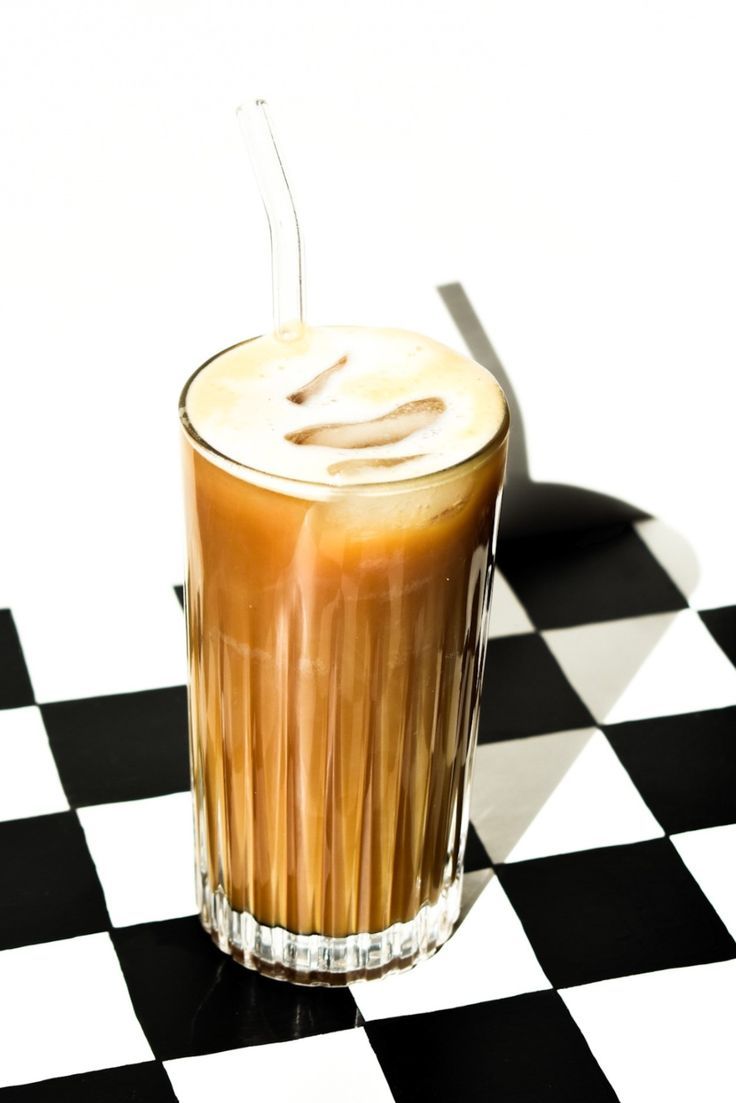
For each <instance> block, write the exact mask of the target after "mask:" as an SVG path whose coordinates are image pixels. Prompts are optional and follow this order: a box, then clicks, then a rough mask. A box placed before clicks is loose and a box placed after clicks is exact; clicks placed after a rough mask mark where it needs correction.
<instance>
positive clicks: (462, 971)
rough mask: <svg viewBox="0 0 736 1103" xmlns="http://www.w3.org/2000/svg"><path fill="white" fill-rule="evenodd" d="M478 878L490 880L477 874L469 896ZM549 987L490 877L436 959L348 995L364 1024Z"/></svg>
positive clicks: (494, 879) (364, 984)
mask: <svg viewBox="0 0 736 1103" xmlns="http://www.w3.org/2000/svg"><path fill="white" fill-rule="evenodd" d="M478 877H481V878H488V874H487V873H486V872H485V871H479V873H478V874H472V873H471V874H468V875H467V876H466V881H467V882H468V884H469V887H470V889H471V891H472V888H473V881H474V880H475V879H476V878H478ZM549 987H550V984H549V981H548V980H547V978H546V977H545V975H544V973H543V972H542V970H541V967H540V965H539V962H538V961H537V959H536V957H535V955H534V951H533V950H532V948H531V945H530V943H529V940H528V938H527V937H526V935H525V934H524V931H523V929H522V926H521V923H520V922H519V919H518V917H517V915H516V912H515V911H514V909H513V908H512V907H511V904H510V903H509V900H508V897H507V896H506V894H505V892H504V891H503V889H502V887H501V883H500V882H499V880H498V877H496V876H495V875H494V874H491V876H490V879H489V880H488V884H487V885H486V886H485V888H483V890H482V891H481V893H480V894H479V896H478V898H477V900H476V901H475V903H474V904H473V906H472V907H471V908H470V910H469V911H468V913H467V914H466V916H465V918H464V919H463V921H462V922H461V924H460V926H459V927H458V928H457V930H456V931H455V933H454V934H453V935H452V937H451V938H450V940H449V941H448V942H446V943H445V945H444V946H443V947H442V948H441V949H440V950H439V951H438V953H437V954H435V956H434V957H432V958H430V959H429V961H424V962H421V963H420V964H419V965H417V966H416V967H415V968H414V969H412V970H410V971H409V972H407V973H398V974H396V975H394V976H389V977H386V978H385V979H384V980H382V981H381V982H380V983H378V982H375V981H361V982H360V983H358V984H353V985H351V991H352V993H353V996H354V997H355V1002H356V1003H357V1005H358V1007H359V1008H360V1012H361V1014H362V1015H363V1017H364V1019H366V1020H367V1021H370V1020H372V1019H386V1018H392V1017H394V1016H397V1015H417V1014H421V1013H422V1012H425V1011H437V1010H439V1009H441V1008H446V1007H463V1006H465V1005H466V1004H472V1003H482V1002H484V1001H485V1000H498V999H502V998H503V997H505V996H517V995H519V994H520V993H522V992H537V991H540V990H541V989H543V988H549Z"/></svg>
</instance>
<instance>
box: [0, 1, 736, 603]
mask: <svg viewBox="0 0 736 1103" xmlns="http://www.w3.org/2000/svg"><path fill="white" fill-rule="evenodd" d="M735 54H736V8H734V5H733V4H731V3H728V2H725V3H720V4H719V3H715V2H709V0H690V2H677V0H656V2H654V0H650V2H647V0H635V2H634V0H624V2H622V0H616V2H615V3H614V2H610V3H604V2H596V0H593V2H591V0H577V2H572V0H563V2H556V3H550V2H549V0H522V2H511V0H507V2H504V3H501V2H493V3H490V2H487V0H476V2H470V0H455V2H453V3H452V4H451V3H448V2H447V0H443V2H442V3H439V2H434V0H421V2H420V0H411V2H403V3H402V2H401V0H371V3H370V4H361V5H356V4H354V3H348V2H345V0H342V2H337V0H334V2H327V0H314V2H312V3H309V4H302V3H298V2H297V0H275V2H270V3H265V2H263V3H258V4H256V3H253V2H246V0H237V2H236V0H166V2H164V0H145V2H144V0H135V2H130V0H128V2H122V3H113V2H111V0H102V2H101V0H64V2H63V3H56V2H52V0H44V2H42V0H3V4H2V7H1V8H0V79H1V80H2V95H0V122H1V127H2V133H1V141H2V145H1V147H0V148H1V150H2V164H3V167H2V171H1V172H0V241H1V242H2V246H1V249H2V252H1V259H0V281H1V282H0V310H1V311H2V318H3V321H2V329H1V332H0V356H1V363H2V373H3V378H2V383H3V386H2V395H3V401H2V432H1V433H0V439H1V440H2V454H1V455H0V461H1V463H2V467H1V471H2V476H1V479H2V490H1V494H2V498H1V501H0V507H1V513H0V516H1V517H2V524H3V538H2V541H0V602H3V603H5V602H12V600H13V599H14V595H15V594H16V593H17V592H18V591H19V590H25V591H27V590H29V589H39V588H40V589H44V588H47V587H58V585H59V584H60V583H61V582H64V581H65V580H69V579H70V578H75V577H76V578H78V579H81V580H83V581H84V582H87V581H89V580H93V579H96V580H97V581H99V582H102V581H104V580H105V579H107V580H110V581H113V582H115V583H119V584H123V583H124V582H125V580H126V579H127V580H129V581H130V580H135V579H142V578H144V577H145V578H147V580H148V582H149V583H151V584H153V585H155V584H157V583H159V582H161V583H165V584H167V585H168V584H169V583H172V582H176V581H179V580H180V579H181V578H182V575H183V568H182V561H183V554H182V521H181V507H180V501H179V499H180V486H179V457H178V440H177V432H178V427H177V419H176V406H177V398H178V393H179V390H180V388H181V385H182V384H183V382H184V380H185V379H186V377H187V376H188V375H189V374H190V373H191V371H192V370H193V369H194V368H195V367H197V366H198V364H199V363H200V362H201V361H202V360H203V359H205V358H206V357H208V356H209V355H211V354H212V353H213V352H215V351H217V350H218V349H220V348H222V347H224V346H226V345H228V344H231V343H232V342H234V341H236V340H239V339H241V338H243V337H245V336H248V335H252V334H253V333H256V332H261V331H262V330H263V329H264V328H266V327H268V325H269V324H270V302H269V295H270V279H269V273H268V265H269V259H268V245H267V233H266V226H265V220H264V217H263V213H262V209H261V207H260V202H259V200H258V197H257V194H256V191H255V185H254V183H253V181H252V178H251V175H250V168H249V165H248V162H247V159H246V156H245V153H244V150H243V147H242V144H241V140H240V136H239V133H238V130H237V126H236V121H235V115H234V108H235V106H236V105H237V104H238V103H239V102H241V101H242V100H243V99H245V98H246V97H248V96H250V95H265V96H266V97H267V98H269V99H270V100H271V103H272V108H273V115H274V118H275V122H276V124H277V127H278V131H279V134H280V138H281V142H282V145H283V146H284V149H285V151H286V160H287V164H288V166H289V168H290V174H291V177H292V179H293V183H294V188H295V192H296V195H297V200H298V204H299V207H300V211H301V217H302V222H303V229H304V233H305V238H306V244H307V275H308V305H309V311H310V318H311V320H313V321H315V322H335V323H350V322H366V323H381V322H386V323H394V324H400V325H404V326H406V327H409V328H417V329H423V330H425V331H428V332H429V333H430V334H432V335H434V336H436V337H438V338H440V339H443V340H451V341H453V342H454V343H455V344H456V345H457V344H459V343H460V342H459V338H458V336H457V334H456V333H455V331H454V329H453V326H452V324H451V323H450V322H449V319H448V318H447V316H446V314H445V311H444V308H443V306H442V304H441V302H440V300H439V297H438V296H437V295H436V292H435V291H434V287H435V285H436V284H441V283H446V282H451V281H454V280H461V281H462V282H463V283H464V285H465V287H466V289H467V291H468V293H469V295H470V297H471V299H472V300H473V302H474V305H475V306H476V309H477V310H478V312H479V314H480V316H481V318H482V321H483V323H484V325H485V327H486V329H487V331H488V332H489V335H490V337H491V339H492V341H493V342H494V344H495V345H496V348H497V350H498V352H499V354H500V356H501V359H502V361H503V362H504V364H505V367H506V369H507V371H508V373H509V375H510V376H511V379H512V380H513V382H514V385H515V388H516V390H517V392H518V394H519V397H520V400H521V405H522V409H523V410H524V414H525V421H526V431H527V440H528V444H529V450H530V456H531V465H532V474H533V476H534V477H535V478H537V479H540V480H557V481H563V482H571V483H575V484H578V485H584V486H589V487H592V488H594V489H596V490H601V491H605V492H607V493H609V494H612V495H616V496H619V497H622V498H625V499H627V500H629V501H631V502H633V503H635V504H636V505H638V506H640V507H642V508H643V509H646V510H649V511H650V512H652V513H653V514H655V515H656V516H659V517H662V518H664V519H665V520H666V521H667V522H668V523H670V524H671V525H673V526H674V527H675V528H676V529H678V530H679V531H680V532H682V533H684V534H685V535H686V536H687V539H688V540H689V541H690V543H691V544H692V545H693V546H694V547H695V549H696V551H697V553H698V555H699V556H700V557H701V559H703V560H704V561H705V562H706V564H707V563H708V562H712V563H715V562H716V560H717V559H718V558H720V559H721V560H722V561H723V562H725V561H726V560H727V561H728V562H729V563H730V562H731V556H732V553H733V531H732V524H733V522H732V520H731V517H730V514H731V512H732V506H730V504H729V502H730V497H731V481H732V478H731V477H732V474H733V468H734V464H733V459H734V449H733V443H732V433H733V420H734V399H735V398H736V391H735V389H734V382H733V380H734V368H735V367H736V364H735V361H736V326H735V325H734V308H733V304H734V301H735V299H736V294H735V293H736V214H735V213H734V212H735V210H736V202H735V201H734V196H736V156H735V153H734V148H735V147H734V118H733V116H734V106H735V105H736V66H734V63H733V58H734V56H735ZM729 570H730V568H729ZM734 600H736V595H735V597H734Z"/></svg>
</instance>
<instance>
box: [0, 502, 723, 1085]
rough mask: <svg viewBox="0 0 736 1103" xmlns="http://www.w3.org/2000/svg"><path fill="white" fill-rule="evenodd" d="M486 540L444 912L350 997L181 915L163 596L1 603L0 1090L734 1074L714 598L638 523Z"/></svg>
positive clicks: (172, 661) (185, 804)
mask: <svg viewBox="0 0 736 1103" xmlns="http://www.w3.org/2000/svg"><path fill="white" fill-rule="evenodd" d="M673 548H674V550H673ZM499 563H500V571H499V572H498V574H497V581H496V592H495V596H494V622H493V629H492V634H491V640H490V643H489V655H488V674H487V684H486V700H485V701H484V712H483V718H482V723H481V737H480V745H479V747H478V753H477V759H476V773H475V786H474V791H473V799H472V828H471V832H470V841H469V849H468V860H467V869H468V873H467V877H466V891H465V904H464V911H463V919H462V922H461V924H460V926H459V928H458V930H457V932H456V933H455V935H454V936H453V938H452V939H451V940H450V942H449V943H448V944H447V945H446V946H445V947H444V948H443V949H442V950H441V951H440V952H439V953H438V954H437V956H436V957H435V958H433V959H432V960H431V961H429V962H427V963H425V964H423V965H421V966H419V967H418V968H417V969H415V970H413V971H412V972H410V973H408V974H405V975H402V976H398V977H390V978H388V979H386V980H384V981H380V982H373V983H368V984H360V985H354V986H352V988H350V989H349V990H335V991H330V990H324V989H306V988H296V987H292V986H289V985H286V984H282V983H279V982H276V981H270V980H265V979H263V978H261V977H259V976H257V975H256V974H254V973H251V972H249V971H247V970H245V969H243V968H241V967H240V966H238V965H237V964H235V963H234V962H232V961H231V960H230V959H229V958H227V957H226V956H224V955H223V954H221V953H220V952H219V951H218V950H217V949H216V948H215V947H214V946H213V944H212V943H211V941H210V940H209V938H208V937H207V936H206V935H205V934H204V933H203V932H202V930H201V929H200V926H199V922H198V919H197V918H196V916H195V914H194V912H195V905H194V896H193V875H192V866H193V863H192V853H191V813H190V800H189V794H188V792H187V786H188V766H187V739H186V706H185V690H184V681H185V670H184V646H183V631H184V626H183V616H182V612H181V607H180V601H179V600H177V598H180V593H179V594H177V593H175V592H174V590H173V589H170V590H169V589H167V588H165V587H160V588H158V589H152V590H151V592H149V593H145V592H142V591H141V590H140V589H139V590H137V591H135V592H134V593H127V592H124V591H123V590H121V589H120V588H116V587H109V588H106V589H104V590H102V589H100V590H96V589H95V588H94V587H92V588H91V589H90V590H89V591H88V592H85V593H76V592H75V593H69V592H67V591H64V592H62V593H59V594H58V595H57V597H56V598H55V599H54V601H53V602H52V603H51V605H49V602H47V601H44V602H38V601H34V600H33V599H28V600H27V601H19V602H18V603H17V604H13V607H12V609H8V610H5V611H3V612H1V613H0V647H1V652H0V655H1V661H2V666H1V668H0V705H1V706H2V711H0V746H1V747H2V763H3V768H2V771H1V772H0V817H1V819H2V822H0V854H1V855H2V864H1V865H0V879H1V881H2V888H1V890H0V1103H6V1101H9V1100H18V1101H19V1103H20V1101H28V1103H34V1101H41V1100H44V1101H45V1100H54V1101H56V1100H62V1101H63V1100H74V1101H75V1103H85V1101H93V1100H94V1101H98V1100H106V1101H111V1103H115V1101H118V1100H120V1101H122V1100H141V1101H143V1100H145V1101H149V1100H150V1101H159V1100H160V1101H163V1100H175V1099H178V1100H180V1101H181V1103H200V1101H201V1100H203V1099H209V1098H212V1099H216V1098H234V1099H258V1098H263V1099H268V1100H270V1101H271V1103H278V1101H282V1100H284V1101H292V1100H298V1101H302V1100H303V1101H305V1103H306V1101H311V1100H319V1101H320V1103H332V1101H344V1100H350V1101H353V1103H361V1101H366V1103H368V1101H370V1103H381V1101H388V1100H391V1099H395V1100H398V1101H410V1100H420V1099H421V1100H427V1099H438V1098H444V1099H448V1100H455V1099H462V1100H467V1101H472V1100H493V1101H494V1103H520V1101H522V1100H523V1101H528V1103H535V1101H537V1100H564V1101H565V1103H571V1101H577V1100H580V1101H585V1103H596V1101H598V1100H613V1099H617V1098H618V1099H620V1100H621V1101H622V1103H639V1101H641V1103H656V1101H659V1100H668V1101H669V1100H687V1101H688V1103H690V1101H692V1100H695V1099H699V1100H708V1103H713V1101H720V1100H734V1099H736V1064H735V1063H734V1060H733V1041H734V1023H735V1019H734V1007H736V941H734V940H735V939H736V875H735V874H734V870H736V725H735V721H736V669H735V667H734V663H735V662H736V608H734V607H733V606H732V602H733V597H732V596H731V597H728V598H727V599H725V600H723V601H722V602H721V606H722V607H719V608H710V609H700V608H691V607H690V606H689V605H688V600H687V593H688V581H687V578H686V574H687V572H686V570H685V568H684V567H682V565H681V563H680V561H679V559H678V553H677V548H676V546H675V545H671V544H670V542H669V540H668V534H667V530H666V529H665V528H664V527H663V526H662V525H660V524H659V523H658V522H656V521H644V522H640V523H637V524H636V525H633V526H632V525H616V526H611V527H607V528H602V529H596V530H593V531H585V532H580V533H578V534H577V535H576V536H574V537H571V536H568V537H565V538H561V537H557V538H549V539H546V540H539V539H535V540H534V541H531V540H529V541H524V540H517V541H513V542H512V541H507V542H506V543H505V544H503V546H502V548H501V553H500V559H499ZM723 592H724V595H725V593H726V588H725V586H724V591H723Z"/></svg>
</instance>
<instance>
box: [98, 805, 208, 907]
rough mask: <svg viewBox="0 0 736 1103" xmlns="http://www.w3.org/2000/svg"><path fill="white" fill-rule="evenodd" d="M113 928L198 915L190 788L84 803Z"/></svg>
mask: <svg viewBox="0 0 736 1103" xmlns="http://www.w3.org/2000/svg"><path fill="white" fill-rule="evenodd" d="M78 815H79V818H80V820H81V822H82V827H83V828H84V834H85V837H86V839H87V846H88V847H89V851H90V854H91V855H92V858H93V861H94V863H95V866H96V867H97V874H98V876H99V878H100V882H101V884H102V888H103V891H104V893H105V900H106V902H107V910H108V912H109V913H110V919H111V920H112V924H113V926H114V927H127V926H130V925H132V924H133V923H148V922H153V921H156V920H160V919H174V918H176V917H178V916H182V915H193V914H194V913H195V912H196V910H197V905H196V902H195V897H194V850H193V843H192V798H191V796H190V794H189V793H171V794H170V795H168V796H165V797H150V798H148V799H146V800H130V801H121V802H120V803H117V804H97V805H92V806H91V807H88V808H80V809H79V812H78Z"/></svg>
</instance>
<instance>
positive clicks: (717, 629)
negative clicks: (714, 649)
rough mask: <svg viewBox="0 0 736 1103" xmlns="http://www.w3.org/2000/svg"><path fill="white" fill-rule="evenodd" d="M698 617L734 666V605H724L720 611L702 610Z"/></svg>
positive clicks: (735, 664) (735, 615) (735, 633)
mask: <svg viewBox="0 0 736 1103" xmlns="http://www.w3.org/2000/svg"><path fill="white" fill-rule="evenodd" d="M700 616H701V617H702V618H703V620H704V621H705V624H706V627H707V629H708V631H709V632H710V634H711V636H712V637H713V639H714V640H715V641H716V643H717V644H719V646H720V647H722V648H723V650H724V651H725V652H726V654H727V655H728V657H729V659H730V660H731V662H732V663H733V664H734V666H736V605H726V606H724V608H722V609H703V610H701V612H700Z"/></svg>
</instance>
